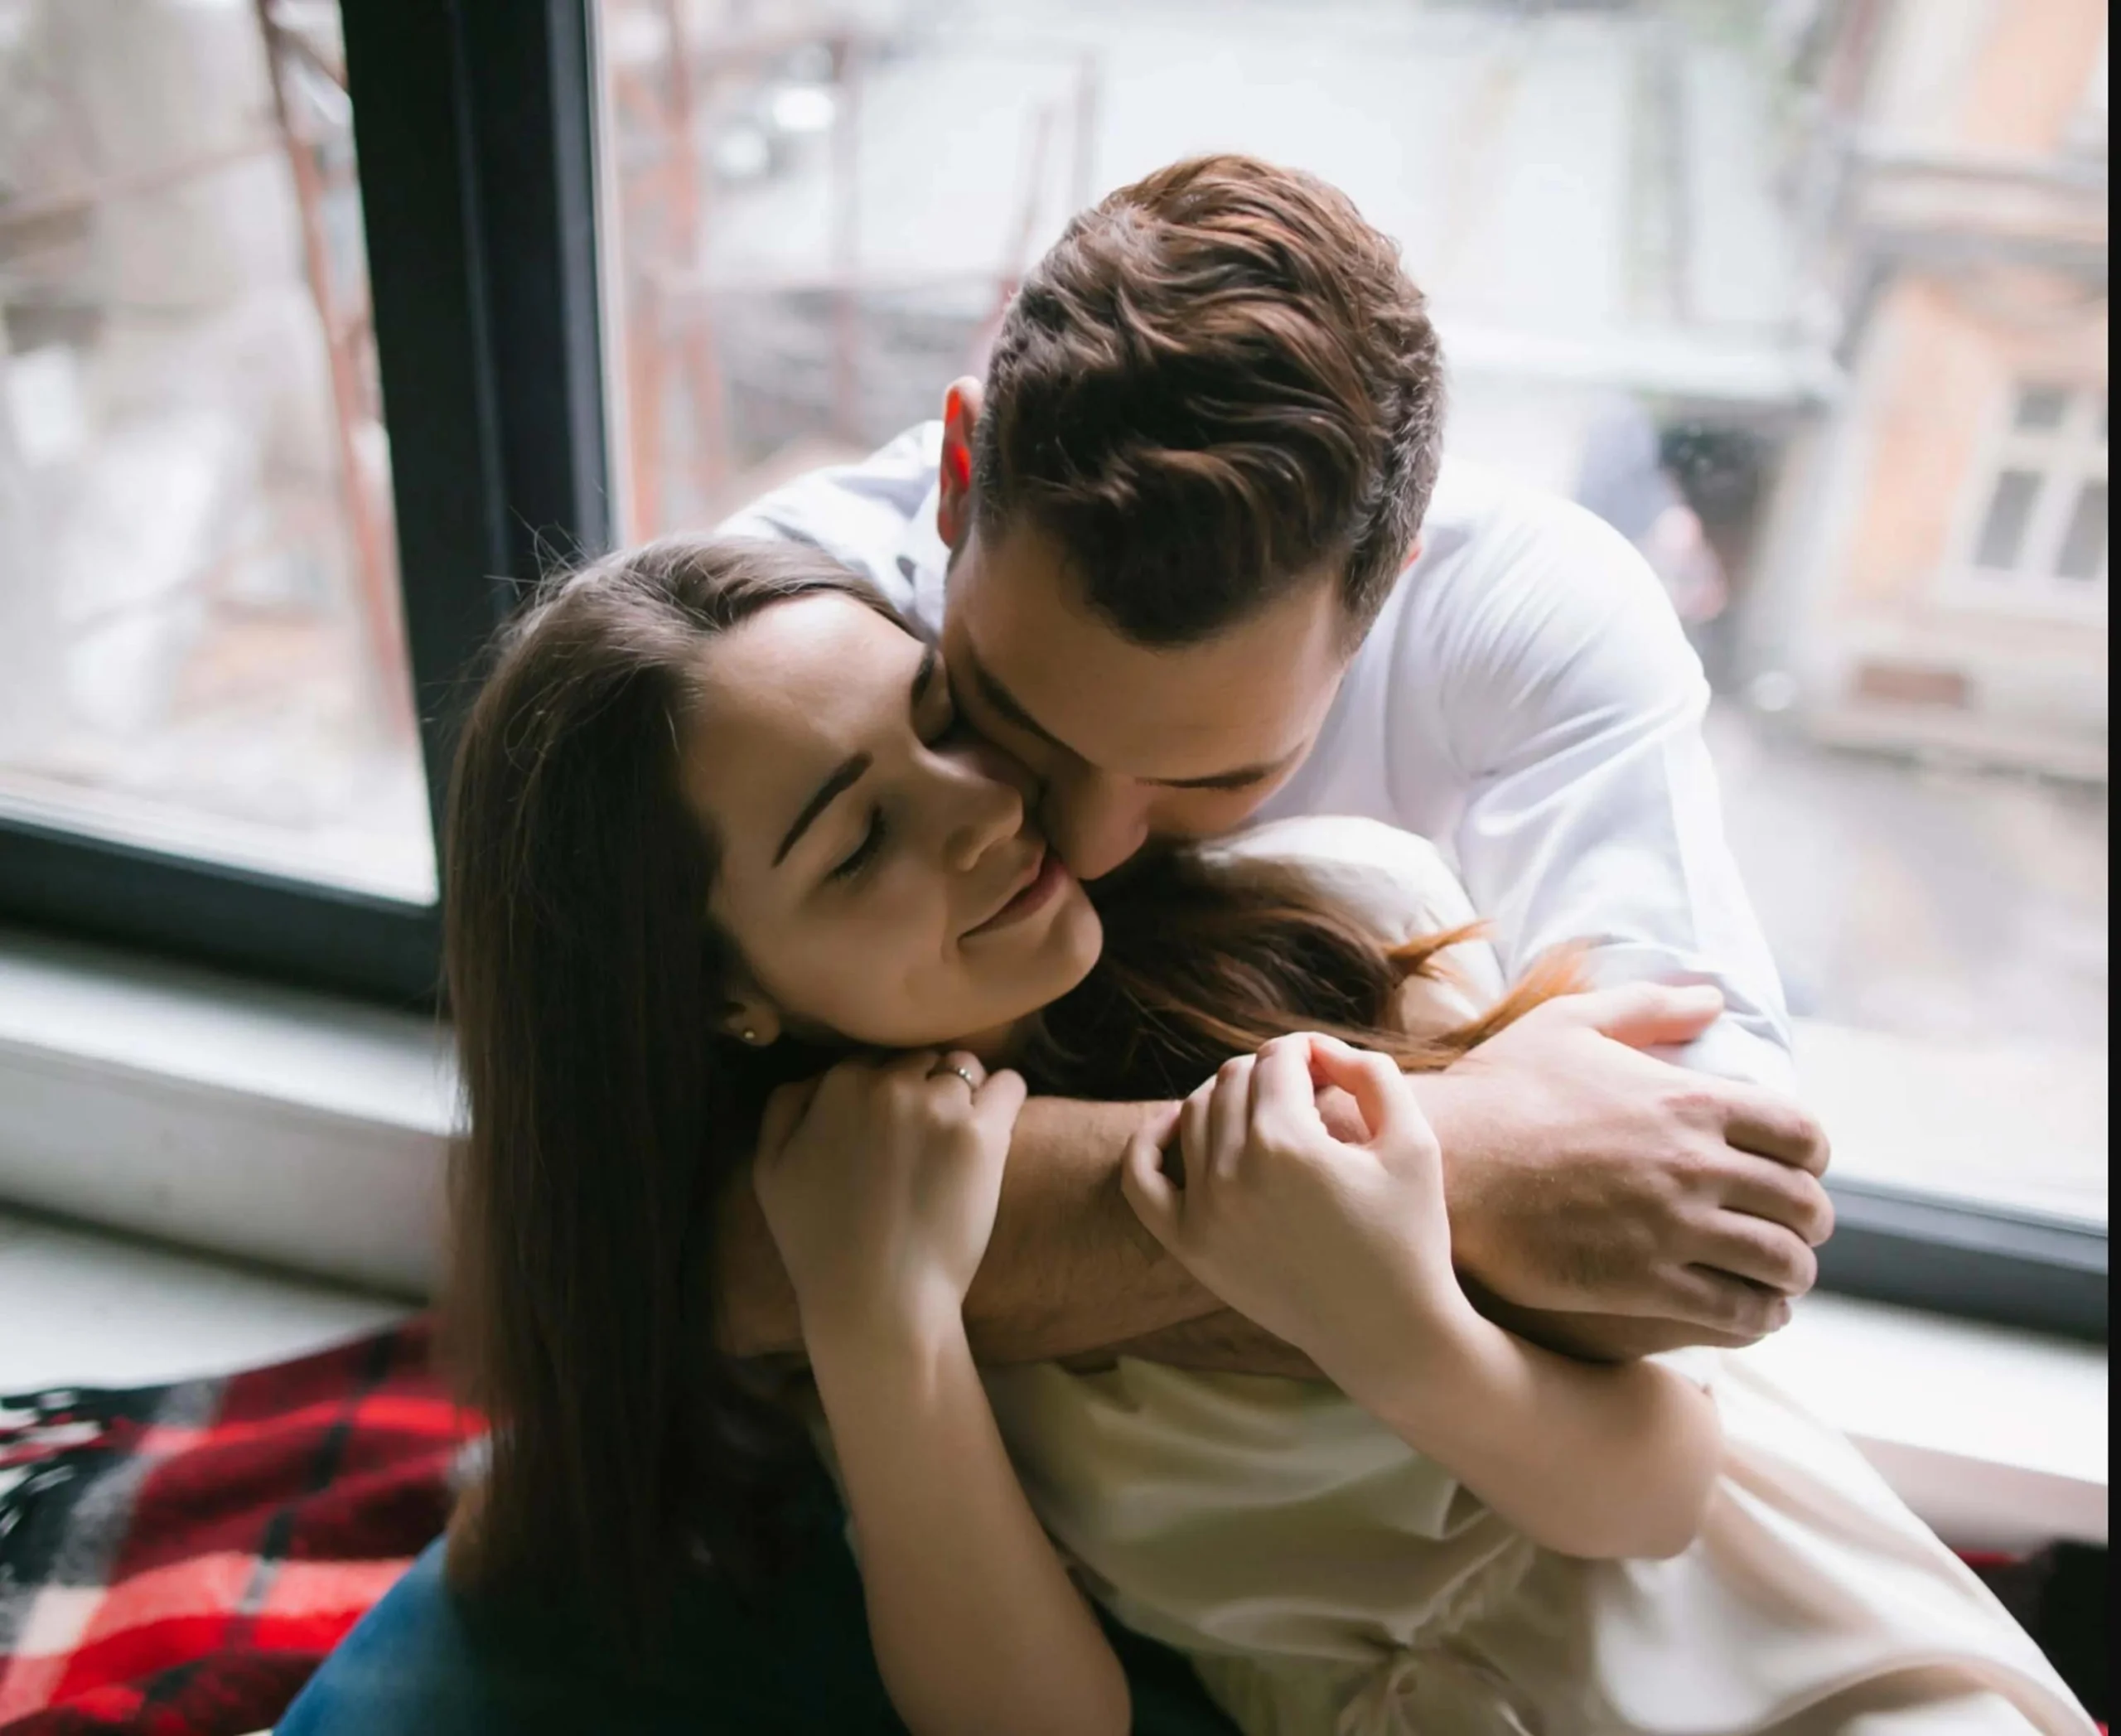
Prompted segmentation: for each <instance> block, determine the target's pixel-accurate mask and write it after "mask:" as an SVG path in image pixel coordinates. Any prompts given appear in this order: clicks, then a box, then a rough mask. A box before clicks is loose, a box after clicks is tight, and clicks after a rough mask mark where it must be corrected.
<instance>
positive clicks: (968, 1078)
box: [752, 1051, 1024, 1348]
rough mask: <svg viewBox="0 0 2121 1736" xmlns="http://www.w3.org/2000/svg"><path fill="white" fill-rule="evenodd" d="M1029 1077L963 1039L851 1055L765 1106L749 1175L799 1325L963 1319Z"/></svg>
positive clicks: (846, 1326)
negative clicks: (944, 1048)
mask: <svg viewBox="0 0 2121 1736" xmlns="http://www.w3.org/2000/svg"><path fill="white" fill-rule="evenodd" d="M1023 1101H1024V1082H1023V1081H1022V1078H1021V1077H1020V1076H1017V1074H1015V1073H1012V1072H1009V1071H1002V1072H998V1073H995V1074H993V1075H991V1076H990V1075H989V1074H988V1071H987V1070H986V1068H985V1067H983V1066H981V1065H980V1063H979V1061H978V1060H977V1059H976V1058H975V1057H973V1056H971V1055H969V1054H967V1053H964V1052H962V1051H952V1052H949V1053H948V1054H943V1055H939V1054H937V1053H935V1052H933V1051H926V1052H920V1053H916V1054H912V1055H906V1056H901V1057H894V1058H893V1059H891V1060H890V1061H882V1062H877V1061H843V1062H842V1063H841V1064H840V1065H839V1066H836V1067H834V1068H833V1070H832V1071H830V1072H829V1073H827V1074H825V1075H824V1076H823V1077H821V1078H819V1079H814V1080H809V1081H804V1083H802V1084H800V1085H792V1086H783V1087H782V1088H781V1089H780V1090H778V1091H776V1092H775V1093H774V1095H773V1096H772V1098H771V1100H769V1101H768V1103H767V1105H766V1116H765V1119H764V1123H763V1124H762V1125H761V1129H760V1134H759V1151H758V1158H757V1161H756V1163H755V1165H754V1166H753V1170H752V1186H753V1187H755V1188H756V1190H757V1192H758V1197H759V1204H760V1205H761V1207H762V1208H763V1209H764V1211H765V1212H766V1223H767V1225H768V1226H769V1227H771V1230H772V1231H773V1239H774V1240H775V1243H776V1244H777V1245H779V1247H780V1257H781V1259H782V1260H783V1261H784V1262H785V1264H786V1265H787V1268H788V1274H789V1277H790V1279H791V1280H793V1282H794V1284H795V1294H796V1298H797V1301H798V1303H799V1305H800V1308H801V1310H802V1314H803V1327H804V1337H806V1338H809V1339H811V1340H812V1341H813V1348H815V1342H814V1341H815V1339H816V1337H818V1336H819V1335H821V1334H830V1335H834V1336H844V1335H847V1334H850V1333H855V1334H859V1333H867V1332H875V1331H878V1330H882V1331H889V1330H891V1329H893V1328H894V1327H902V1326H905V1325H906V1324H909V1323H915V1324H925V1323H933V1322H935V1321H936V1320H937V1319H938V1318H942V1317H945V1316H946V1317H947V1318H949V1319H951V1320H955V1319H957V1318H959V1313H960V1311H961V1310H962V1308H963V1306H964V1293H965V1291H966V1289H968V1288H969V1287H970V1285H971V1283H972V1277H973V1274H974V1272H975V1271H977V1270H978V1267H979V1261H980V1258H981V1256H982V1255H984V1254H985V1253H986V1251H987V1239H988V1236H989V1235H990V1234H992V1233H993V1228H994V1211H995V1206H996V1202H998V1200H999V1198H1000V1197H1001V1192H1002V1172H1003V1167H1004V1166H1005V1165H1006V1163H1007V1160H1008V1154H1009V1135H1010V1133H1011V1130H1012V1129H1013V1128H1014V1127H1015V1125H1016V1119H1017V1110H1020V1109H1022V1107H1023Z"/></svg>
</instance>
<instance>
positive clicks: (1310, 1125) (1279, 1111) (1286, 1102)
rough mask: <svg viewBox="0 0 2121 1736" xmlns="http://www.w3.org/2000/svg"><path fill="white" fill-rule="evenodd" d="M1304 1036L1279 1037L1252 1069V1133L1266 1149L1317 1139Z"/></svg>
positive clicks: (1307, 1041)
mask: <svg viewBox="0 0 2121 1736" xmlns="http://www.w3.org/2000/svg"><path fill="white" fill-rule="evenodd" d="M1311 1043H1312V1039H1311V1038H1310V1037H1308V1036H1307V1035H1305V1036H1296V1037H1276V1038H1275V1039H1274V1040H1273V1042H1270V1043H1268V1045H1267V1046H1266V1047H1264V1048H1263V1049H1262V1050H1260V1052H1259V1061H1258V1062H1257V1063H1256V1064H1255V1065H1254V1067H1253V1069H1252V1129H1253V1131H1254V1133H1255V1134H1258V1135H1259V1137H1260V1138H1261V1139H1263V1140H1265V1141H1266V1142H1267V1143H1268V1144H1269V1145H1276V1144H1295V1143H1297V1142H1298V1141H1300V1140H1302V1139H1304V1138H1305V1137H1306V1136H1307V1135H1308V1136H1309V1137H1310V1138H1311V1139H1317V1135H1318V1133H1319V1130H1320V1129H1321V1126H1322V1123H1321V1121H1320V1119H1319V1115H1318V1099H1317V1086H1314V1085H1313V1084H1312V1077H1311Z"/></svg>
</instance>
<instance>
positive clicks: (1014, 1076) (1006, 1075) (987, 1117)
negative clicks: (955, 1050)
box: [972, 1067, 1029, 1148]
mask: <svg viewBox="0 0 2121 1736" xmlns="http://www.w3.org/2000/svg"><path fill="white" fill-rule="evenodd" d="M1027 1095H1029V1093H1028V1090H1027V1087H1026V1086H1025V1084H1024V1076H1023V1075H1022V1074H1021V1073H1019V1072H1017V1071H1014V1070H1013V1069H1012V1068H1009V1067H1003V1068H1002V1069H1001V1070H1000V1071H997V1072H993V1073H989V1074H988V1075H987V1076H985V1077H984V1078H983V1079H982V1080H981V1081H979V1088H978V1090H975V1091H974V1093H973V1094H972V1119H973V1121H974V1124H976V1125H977V1126H978V1129H979V1130H980V1132H981V1133H982V1134H983V1135H985V1136H986V1137H988V1138H989V1139H993V1140H994V1141H995V1142H996V1143H997V1144H1000V1145H1001V1146H1003V1148H1007V1144H1008V1138H1009V1133H1010V1130H1011V1129H1012V1128H1014V1127H1015V1126H1016V1124H1017V1111H1019V1110H1022V1108H1023V1106H1024V1099H1025V1097H1026V1096H1027Z"/></svg>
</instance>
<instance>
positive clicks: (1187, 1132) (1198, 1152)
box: [1167, 1079, 1215, 1187]
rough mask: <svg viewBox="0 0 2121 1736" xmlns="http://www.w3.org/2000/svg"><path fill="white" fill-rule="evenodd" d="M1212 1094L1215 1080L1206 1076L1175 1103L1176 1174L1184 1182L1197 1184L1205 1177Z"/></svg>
mask: <svg viewBox="0 0 2121 1736" xmlns="http://www.w3.org/2000/svg"><path fill="white" fill-rule="evenodd" d="M1214 1100H1215V1081H1214V1080H1212V1079H1210V1081H1208V1082H1207V1083H1206V1084H1205V1085H1204V1086H1201V1087H1199V1088H1198V1089H1197V1090H1195V1092H1194V1093H1193V1095H1191V1096H1190V1097H1188V1098H1187V1099H1186V1100H1185V1102H1183V1103H1181V1105H1179V1106H1178V1117H1177V1121H1176V1126H1177V1130H1178V1157H1179V1174H1180V1175H1181V1177H1183V1178H1184V1181H1185V1182H1186V1185H1187V1186H1191V1187H1197V1186H1200V1185H1201V1184H1202V1183H1203V1182H1205V1179H1206V1177H1207V1173H1208V1169H1209V1163H1210V1158H1209V1144H1208V1110H1209V1105H1210V1104H1212V1103H1213V1102H1214ZM1167 1143H1168V1142H1167Z"/></svg>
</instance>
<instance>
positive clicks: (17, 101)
mask: <svg viewBox="0 0 2121 1736" xmlns="http://www.w3.org/2000/svg"><path fill="white" fill-rule="evenodd" d="M9 816H13V817H16V818H18V819H28V820H34V821H36V822H39V823H41V824H48V825H56V826H60V827H62V828H65V829H70V830H76V831H80V832H84V833H88V834H94V835H98V836H102V837H106V838H113V839H120V840H123V841H126V842H128V843H134V844H145V845H147V846H149V847H151V848H153V849H158V850H163V851H168V852H173V853H180V854H183V855H186V856H194V857H201V858H208V859H210V860H214V861H217V862H225V863H236V864H240V865H242V866H244V867H247V868H256V869H262V870H264V871H267V872H269V873H275V874H282V875H287V876H291V877H294V878H300V879H306V880H315V881H319V882H323V883H331V884H332V885H336V886H340V887H352V888H356V889H359V890H362V891H365V892H375V893H379V894H383V895H385V896H388V897H394V898H399V899H403V900H408V901H412V902H430V901H432V898H433V897H434V887H435V872H434V859H433V846H432V835H431V829H430V823H429V819H428V795H427V791H426V788H425V785H424V780H423V772H422V769H421V760H420V752H419V744H418V732H417V729H416V728H415V723H414V718H413V707H412V704H411V699H410V684H409V680H408V672H407V660H406V655H405V649H404V640H403V626H402V624H401V610H400V607H399V594H398V570H397V561H396V556H395V553H394V544H393V533H392V525H391V503H390V486H389V453H388V449H387V444H386V442H385V440H384V430H383V422H382V417H381V410H380V406H379V401H378V391H377V386H376V370H375V358H374V341H373V337H372V334H371V331H370V324H369V317H368V308H367V291H366V275H365V265H364V262H363V254H362V232H361V213H360V194H359V191H358V189H357V187H356V185H355V174H354V151H353V134H352V128H351V115H350V109H349V104H348V102H347V98H346V94H345V80H344V74H343V72H342V70H341V50H340V41H339V27H338V13H337V10H336V7H335V6H334V5H332V4H331V3H328V0H327V3H321V4H320V3H317V0H299V3H291V0H269V3H267V0H261V3H258V4H253V3H250V0H8V3H4V4H0V821H3V820H5V819H7V817H9Z"/></svg>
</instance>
